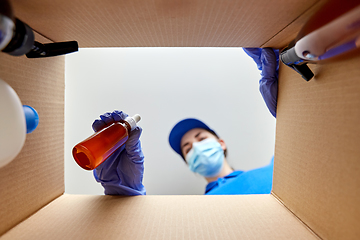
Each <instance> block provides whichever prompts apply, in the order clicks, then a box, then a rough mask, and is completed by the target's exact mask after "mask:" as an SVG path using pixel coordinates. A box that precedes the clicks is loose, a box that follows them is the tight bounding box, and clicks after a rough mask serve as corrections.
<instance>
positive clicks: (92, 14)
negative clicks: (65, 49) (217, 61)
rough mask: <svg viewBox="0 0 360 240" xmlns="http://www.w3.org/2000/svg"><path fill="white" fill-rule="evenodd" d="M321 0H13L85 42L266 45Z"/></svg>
mask: <svg viewBox="0 0 360 240" xmlns="http://www.w3.org/2000/svg"><path fill="white" fill-rule="evenodd" d="M316 2H318V0H292V1H280V0H257V1H251V2H250V1H238V0H227V1H224V0H212V1H208V0H173V1H168V0H154V1H148V0H132V1H124V0H122V1H109V0H106V1H96V0H77V1H73V0H52V1H47V0H31V1H13V6H14V9H15V14H16V16H17V17H19V18H20V19H21V20H23V21H24V22H26V23H28V24H29V25H30V26H31V27H32V28H33V29H35V30H37V31H38V32H40V33H42V34H43V35H45V36H47V37H48V38H50V39H52V40H53V41H68V40H77V41H78V42H79V45H80V47H239V46H243V47H260V46H262V45H263V44H264V43H266V42H267V41H268V40H269V39H272V38H273V37H274V36H275V35H276V34H278V33H279V32H280V31H282V30H283V29H284V28H286V27H287V26H288V25H289V24H290V23H292V22H293V21H295V20H296V19H297V18H298V17H299V16H300V15H302V14H303V13H304V12H306V11H307V10H308V9H309V8H310V7H311V6H313V5H314V4H315V3H316ZM297 27H298V28H297V29H295V28H294V26H292V27H291V28H292V31H293V32H297V31H299V30H300V29H299V25H298V26H297ZM290 40H292V39H290ZM290 40H289V41H290ZM282 41H283V38H282V37H281V38H276V39H273V41H272V44H273V45H274V46H277V45H279V44H278V42H281V43H282ZM286 43H287V42H286ZM268 46H269V44H268Z"/></svg>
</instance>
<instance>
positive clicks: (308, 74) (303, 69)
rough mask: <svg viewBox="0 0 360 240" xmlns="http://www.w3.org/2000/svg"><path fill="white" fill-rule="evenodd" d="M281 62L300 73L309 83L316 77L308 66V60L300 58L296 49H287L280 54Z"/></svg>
mask: <svg viewBox="0 0 360 240" xmlns="http://www.w3.org/2000/svg"><path fill="white" fill-rule="evenodd" d="M280 59H281V61H282V62H283V63H284V64H285V65H287V66H289V67H291V68H292V69H294V70H295V71H296V72H298V73H299V74H300V75H301V76H302V78H303V79H305V80H306V81H309V80H310V79H312V78H313V77H314V73H313V72H312V71H311V70H310V68H309V67H308V66H307V65H306V64H307V63H308V61H307V60H304V59H302V58H300V57H299V56H298V55H297V54H296V52H295V47H292V48H290V49H288V48H285V49H284V50H282V51H281V53H280Z"/></svg>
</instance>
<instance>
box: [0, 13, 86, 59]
mask: <svg viewBox="0 0 360 240" xmlns="http://www.w3.org/2000/svg"><path fill="white" fill-rule="evenodd" d="M8 34H11V35H12V36H11V40H10V42H9V43H8V44H7V45H6V47H4V49H3V50H2V52H5V53H8V54H9V55H12V56H22V55H24V54H26V56H27V57H28V58H43V57H53V56H59V55H63V54H68V53H72V52H76V51H78V50H79V46H78V43H77V42H76V41H70V42H57V43H46V44H42V43H39V42H36V41H35V40H34V39H35V37H34V32H33V30H32V28H31V27H29V26H28V25H27V24H26V23H24V22H22V21H21V20H19V19H17V18H16V19H15V28H14V30H13V31H12V32H9V33H8Z"/></svg>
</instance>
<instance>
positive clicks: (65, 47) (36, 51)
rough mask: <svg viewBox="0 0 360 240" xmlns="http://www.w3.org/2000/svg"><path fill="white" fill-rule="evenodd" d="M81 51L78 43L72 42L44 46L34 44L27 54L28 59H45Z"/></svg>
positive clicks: (37, 43)
mask: <svg viewBox="0 0 360 240" xmlns="http://www.w3.org/2000/svg"><path fill="white" fill-rule="evenodd" d="M78 50H79V46H78V43H77V42H76V41H70V42H57V43H46V44H42V43H39V42H36V41H35V42H34V44H33V47H32V49H31V51H30V52H28V53H27V54H26V57H28V58H43V57H53V56H59V55H64V54H68V53H72V52H77V51H78Z"/></svg>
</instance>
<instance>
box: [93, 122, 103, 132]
mask: <svg viewBox="0 0 360 240" xmlns="http://www.w3.org/2000/svg"><path fill="white" fill-rule="evenodd" d="M105 126H106V124H105V122H103V121H102V120H99V119H96V120H95V121H94V122H93V124H92V129H93V130H94V131H95V132H97V131H100V130H101V129H103V128H104V127H105Z"/></svg>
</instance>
